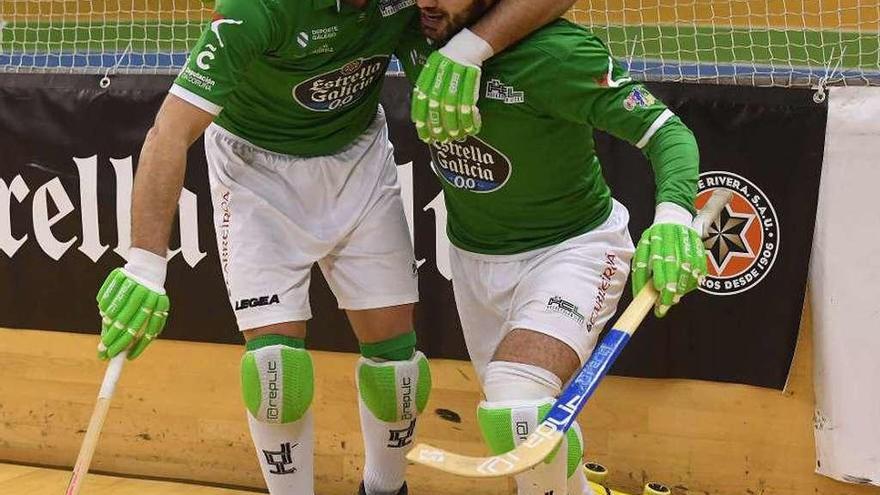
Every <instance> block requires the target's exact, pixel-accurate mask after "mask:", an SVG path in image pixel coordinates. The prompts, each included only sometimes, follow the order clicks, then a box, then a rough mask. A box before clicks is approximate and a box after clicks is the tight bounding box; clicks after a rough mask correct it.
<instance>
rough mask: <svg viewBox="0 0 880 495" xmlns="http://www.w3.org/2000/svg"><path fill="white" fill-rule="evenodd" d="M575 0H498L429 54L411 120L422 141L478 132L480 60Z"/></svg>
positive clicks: (447, 138) (479, 123)
mask: <svg viewBox="0 0 880 495" xmlns="http://www.w3.org/2000/svg"><path fill="white" fill-rule="evenodd" d="M574 3H575V2H574V0H499V1H498V2H497V3H496V4H495V5H494V6H493V7H492V9H491V10H489V12H488V13H487V14H486V15H485V16H483V17H482V18H481V19H480V20H479V21H477V23H476V24H474V26H473V27H472V28H471V29H463V30H461V31H460V32H459V33H458V34H456V35H455V36H453V37H452V39H450V40H449V41H448V42H447V43H446V45H444V46H443V47H442V48H441V49H440V50H438V51H437V52H435V53H432V54H431V56H430V57H429V58H428V61H427V63H426V64H425V67H424V69H422V72H421V74H420V76H419V79H418V81H417V82H416V87H415V89H414V91H413V101H412V120H413V122H414V123H415V125H416V129H417V130H418V131H419V138H421V139H422V140H423V141H425V142H431V141H447V140H449V139H458V138H462V137H464V136H467V135H475V134H478V133H479V132H480V127H481V121H480V112H479V109H478V108H477V100H478V99H479V90H480V75H481V67H482V64H483V62H484V61H485V60H486V59H488V58H490V57H491V56H492V55H494V54H495V53H498V52H501V51H503V50H505V49H506V48H507V47H509V46H510V45H512V44H514V43H516V42H517V41H519V40H521V39H522V38H524V37H525V36H527V35H528V34H530V33H531V32H532V31H534V30H536V29H538V28H539V27H541V26H543V25H544V24H547V23H548V22H550V21H552V20H553V19H556V18H558V17H559V16H560V15H562V14H563V13H564V12H565V11H566V10H568V9H569V8H570V7H571V6H572V5H574Z"/></svg>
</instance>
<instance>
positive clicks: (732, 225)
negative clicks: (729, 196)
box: [703, 206, 755, 273]
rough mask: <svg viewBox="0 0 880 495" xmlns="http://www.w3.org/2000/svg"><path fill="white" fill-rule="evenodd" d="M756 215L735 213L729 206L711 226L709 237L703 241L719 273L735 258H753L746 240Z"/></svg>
mask: <svg viewBox="0 0 880 495" xmlns="http://www.w3.org/2000/svg"><path fill="white" fill-rule="evenodd" d="M754 219H755V215H750V214H745V213H734V212H732V211H731V210H730V207H729V206H725V207H724V209H723V210H721V215H719V217H718V219H717V220H716V221H714V222H712V225H710V226H709V236H708V237H707V238H706V239H705V240H704V241H703V244H704V245H705V246H706V250H707V251H709V254H710V256H709V257H710V258H711V259H712V263H713V264H714V265H715V268H716V269H717V271H718V272H719V273H721V272H723V271H724V268H725V266H727V262H728V261H730V260H731V259H733V258H734V257H746V258H753V257H754V256H755V253H754V252H753V251H752V247H751V246H749V243H748V242H747V241H746V239H745V233H746V231H747V230H748V228H749V225H751V224H752V222H753V221H754Z"/></svg>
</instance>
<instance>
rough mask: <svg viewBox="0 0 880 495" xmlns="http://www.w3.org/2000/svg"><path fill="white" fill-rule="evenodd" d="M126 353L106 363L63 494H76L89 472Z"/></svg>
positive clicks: (121, 353)
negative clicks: (96, 396)
mask: <svg viewBox="0 0 880 495" xmlns="http://www.w3.org/2000/svg"><path fill="white" fill-rule="evenodd" d="M127 354H128V353H127V352H126V351H123V352H120V353H119V354H117V355H116V356H115V357H114V358H113V359H111V360H110V364H108V365H107V371H105V372H104V381H103V382H101V390H99V391H98V403H97V404H95V409H94V410H93V411H92V418H91V419H90V420H89V427H88V428H87V429H86V435H85V437H83V442H82V445H81V446H80V448H79V455H77V456H76V464H74V465H73V474H71V476H70V482H69V483H68V484H67V491H66V492H64V493H65V495H77V494H78V493H79V490H80V488H82V485H83V482H84V481H85V477H86V473H88V472H89V464H91V463H92V455H94V453H95V448H96V447H97V446H98V437H99V436H101V429H102V428H103V427H104V419H105V418H106V417H107V410H108V409H110V399H112V398H113V391H114V390H115V389H116V382H117V381H119V375H120V374H121V373H122V365H123V364H125V358H126V356H127Z"/></svg>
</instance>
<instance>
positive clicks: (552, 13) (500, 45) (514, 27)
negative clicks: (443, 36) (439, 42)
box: [453, 0, 575, 62]
mask: <svg viewBox="0 0 880 495" xmlns="http://www.w3.org/2000/svg"><path fill="white" fill-rule="evenodd" d="M574 4H575V0H502V1H500V2H498V4H497V5H495V6H494V7H493V8H492V9H491V10H489V12H488V13H487V14H486V15H485V16H483V17H482V18H481V19H480V20H479V21H477V23H476V24H474V25H473V27H471V31H472V32H473V33H474V34H475V35H477V36H479V37H480V39H482V40H484V41H485V42H486V43H488V44H489V46H490V47H491V49H492V51H493V52H494V53H499V52H502V51H504V50H506V49H507V48H508V47H509V46H510V45H512V44H514V43H516V42H517V41H519V40H521V39H523V38H525V37H526V36H527V35H528V34H529V33H531V32H532V31H534V30H536V29H538V28H539V27H541V26H543V25H544V24H547V23H548V22H550V21H552V20H554V19H556V18H558V17H559V16H561V15H562V14H564V13H565V12H567V11H568V9H570V8H571V7H572V6H573V5H574ZM453 39H455V38H453ZM490 56H491V55H490ZM487 58H488V57H487ZM481 62H482V60H481Z"/></svg>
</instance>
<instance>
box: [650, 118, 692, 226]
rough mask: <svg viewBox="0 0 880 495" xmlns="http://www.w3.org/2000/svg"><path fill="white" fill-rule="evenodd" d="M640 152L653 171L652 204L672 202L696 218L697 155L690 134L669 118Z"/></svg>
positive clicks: (678, 120) (675, 120) (677, 122)
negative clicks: (654, 194) (653, 197)
mask: <svg viewBox="0 0 880 495" xmlns="http://www.w3.org/2000/svg"><path fill="white" fill-rule="evenodd" d="M642 152H643V153H644V154H645V156H646V157H648V160H650V161H651V166H652V167H653V168H654V182H655V183H656V185H657V196H656V198H655V200H654V201H655V204H658V203H663V202H672V203H675V204H677V205H679V206H681V207H683V208H685V209H687V210H688V211H690V212H691V213H692V214H695V213H696V210H695V209H694V200H696V197H697V179H698V178H699V175H700V151H699V148H697V140H696V139H694V134H693V133H692V132H691V130H690V129H688V127H687V126H686V125H684V123H683V122H682V121H681V120H680V119H679V118H678V117H672V118H670V119H669V120H667V121H666V122H665V123H664V124H663V125H662V126H660V128H659V129H658V130H657V131H656V132H655V133H654V135H653V136H651V138H650V140H649V141H648V143H647V145H646V146H645V147H644V148H642Z"/></svg>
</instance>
